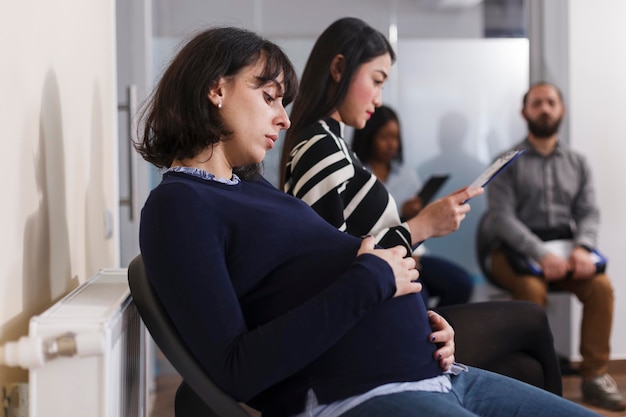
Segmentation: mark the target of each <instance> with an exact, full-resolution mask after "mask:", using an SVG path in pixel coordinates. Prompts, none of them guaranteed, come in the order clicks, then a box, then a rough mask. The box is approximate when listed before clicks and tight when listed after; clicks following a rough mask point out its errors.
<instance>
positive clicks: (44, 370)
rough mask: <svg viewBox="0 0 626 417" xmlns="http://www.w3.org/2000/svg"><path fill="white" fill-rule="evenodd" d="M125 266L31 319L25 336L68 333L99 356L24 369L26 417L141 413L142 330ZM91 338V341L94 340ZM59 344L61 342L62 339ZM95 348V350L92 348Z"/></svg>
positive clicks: (101, 416) (144, 403)
mask: <svg viewBox="0 0 626 417" xmlns="http://www.w3.org/2000/svg"><path fill="white" fill-rule="evenodd" d="M126 273H127V272H126V269H105V270H102V271H100V272H99V273H98V274H97V275H96V276H94V277H92V278H91V279H90V280H89V281H87V282H86V283H84V284H83V285H81V286H80V287H78V288H77V289H76V290H74V291H72V292H71V293H70V294H68V295H67V296H66V297H64V298H63V299H62V300H60V301H59V302H57V303H56V304H54V305H53V306H52V307H50V308H49V309H48V310H46V311H45V312H44V313H43V314H41V315H38V316H35V317H33V318H32V319H31V320H30V327H29V338H40V339H41V340H43V341H44V342H45V341H46V340H48V341H50V340H55V338H58V337H59V336H61V335H63V334H65V333H67V332H72V333H74V334H76V340H78V338H79V337H82V336H84V337H85V338H86V339H87V340H91V341H90V342H89V343H91V344H92V345H93V344H96V345H97V344H99V345H98V348H100V346H101V350H102V351H101V353H100V354H91V355H88V356H80V352H79V354H78V355H75V356H71V357H61V356H58V357H55V358H53V359H50V360H47V361H46V362H45V363H44V365H43V366H40V367H37V368H31V369H30V373H29V416H30V417H145V416H146V415H147V409H148V407H147V398H148V394H147V389H146V363H145V361H146V358H145V355H144V354H143V352H145V334H146V332H145V330H144V326H143V323H142V321H141V320H140V317H139V314H138V313H137V309H136V308H135V305H134V304H133V303H132V298H131V297H130V291H129V289H128V281H127V276H126ZM94 340H95V342H94ZM61 343H63V342H61ZM92 350H95V349H92Z"/></svg>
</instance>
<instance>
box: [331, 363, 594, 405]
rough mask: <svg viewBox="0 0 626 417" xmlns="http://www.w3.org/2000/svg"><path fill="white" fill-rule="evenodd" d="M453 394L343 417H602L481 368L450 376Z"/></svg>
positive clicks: (420, 395)
mask: <svg viewBox="0 0 626 417" xmlns="http://www.w3.org/2000/svg"><path fill="white" fill-rule="evenodd" d="M451 381H452V391H450V392H448V393H438V392H425V391H413V392H401V393H397V394H389V395H381V396H379V397H374V398H372V399H370V400H368V401H366V402H364V403H362V404H360V405H358V406H356V407H354V408H353V409H351V410H349V411H347V412H346V413H344V414H342V415H341V417H388V416H393V417H422V416H428V417H450V416H454V417H470V416H474V417H475V416H482V417H502V416H515V417H524V416H527V417H584V416H588V417H591V416H595V417H598V416H599V415H598V414H596V413H594V412H593V411H591V410H588V409H586V408H584V407H582V406H581V405H578V404H576V403H574V402H571V401H568V400H566V399H564V398H562V397H559V396H556V395H554V394H551V393H549V392H547V391H544V390H542V389H539V388H536V387H534V386H532V385H528V384H525V383H523V382H520V381H517V380H515V379H512V378H508V377H505V376H502V375H499V374H494V373H492V372H489V371H484V370H482V369H478V368H470V370H469V372H461V374H459V375H458V376H451Z"/></svg>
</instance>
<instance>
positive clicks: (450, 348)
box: [428, 310, 455, 371]
mask: <svg viewBox="0 0 626 417" xmlns="http://www.w3.org/2000/svg"><path fill="white" fill-rule="evenodd" d="M428 321H430V327H431V328H432V329H433V332H432V333H431V334H430V336H429V337H430V341H431V342H432V343H436V344H437V346H438V349H437V350H436V351H435V359H436V360H437V361H438V362H439V366H440V367H441V369H443V370H444V371H447V370H448V369H450V366H451V365H452V363H453V362H454V351H455V349H454V329H453V328H452V326H450V324H449V323H448V322H447V321H446V320H445V319H444V318H443V317H441V316H440V315H439V314H437V313H435V312H434V311H432V310H429V311H428Z"/></svg>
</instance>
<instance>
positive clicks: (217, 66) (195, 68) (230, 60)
mask: <svg viewBox="0 0 626 417" xmlns="http://www.w3.org/2000/svg"><path fill="white" fill-rule="evenodd" d="M259 59H262V60H264V69H263V72H262V74H261V75H260V76H259V77H257V84H258V86H259V87H260V86H262V85H264V84H266V83H267V82H268V81H271V80H275V79H276V78H277V77H278V76H279V75H280V74H281V73H282V74H283V80H284V89H285V91H284V97H283V103H284V105H285V106H286V105H287V104H288V103H290V102H291V101H292V100H293V98H294V96H295V93H296V91H297V88H298V79H297V74H296V72H295V70H294V68H293V65H292V64H291V61H290V60H289V58H288V57H287V55H286V54H285V53H284V52H283V51H282V50H281V49H280V47H278V46H277V45H275V44H274V43H272V42H270V41H268V40H266V39H264V38H262V37H260V36H259V35H257V34H255V33H253V32H250V31H247V30H245V29H240V28H234V27H220V28H211V29H208V30H205V31H203V32H200V33H199V34H197V35H196V36H194V37H193V38H192V39H191V40H190V41H189V42H188V43H187V44H186V45H185V46H184V47H183V48H182V49H181V50H180V52H178V54H177V55H176V57H175V58H174V59H173V60H172V62H171V64H170V65H169V67H168V68H167V70H166V71H165V73H164V74H163V77H162V78H161V80H160V81H159V84H158V86H157V88H156V90H155V91H154V93H153V94H152V96H151V97H150V98H149V100H148V101H146V103H145V104H144V107H143V110H142V113H141V119H140V120H141V123H140V124H139V126H143V127H141V128H139V129H143V135H138V136H139V137H140V138H141V139H140V140H139V141H137V142H135V148H136V149H137V151H138V152H139V153H140V154H141V156H142V157H143V158H144V159H145V160H146V161H148V162H150V163H152V164H154V165H156V166H157V167H159V168H167V167H170V166H171V164H172V162H173V161H174V160H175V159H186V158H193V157H194V156H196V155H198V154H199V153H200V152H202V151H203V150H204V149H206V148H207V147H209V146H211V145H212V144H215V143H217V142H219V141H220V140H225V139H227V138H228V136H229V135H230V134H231V133H232V132H229V131H228V130H227V129H226V128H225V126H224V123H223V120H222V118H221V116H220V113H219V109H217V108H216V107H215V106H214V105H213V104H212V103H211V102H210V101H209V99H208V97H207V96H208V92H209V90H210V89H211V88H212V87H213V86H214V85H215V84H216V83H217V82H218V81H219V80H220V78H222V77H231V76H234V75H236V74H238V73H239V72H240V71H241V70H242V69H244V68H246V67H248V66H250V65H254V64H255V63H256V62H258V60H259ZM138 133H141V132H138ZM258 170H259V166H258V165H255V166H252V167H237V169H236V172H237V173H238V174H240V176H242V175H243V177H244V178H245V177H249V176H250V175H253V174H256V173H257V172H258Z"/></svg>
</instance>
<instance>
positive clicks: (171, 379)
mask: <svg viewBox="0 0 626 417" xmlns="http://www.w3.org/2000/svg"><path fill="white" fill-rule="evenodd" d="M157 360H158V364H159V365H158V368H159V374H160V375H159V376H158V377H157V389H156V394H155V396H154V398H153V401H154V403H153V406H152V414H151V416H150V417H174V394H175V393H176V388H177V387H178V384H179V383H180V381H181V378H180V376H179V375H178V374H176V371H175V370H174V369H173V368H172V367H171V366H170V365H169V363H167V360H166V359H165V358H163V356H162V355H160V354H157ZM609 370H610V373H611V375H612V376H613V378H615V381H616V382H617V385H618V386H619V387H620V390H621V391H622V394H624V396H626V361H614V362H612V363H611V367H610V369H609ZM563 396H564V397H565V398H567V399H570V400H572V401H575V402H577V403H582V401H581V394H580V377H578V376H564V377H563ZM583 405H584V404H583ZM588 408H590V409H591V410H594V411H596V412H597V413H599V414H600V415H601V416H604V417H617V416H626V412H619V413H617V412H610V411H604V410H601V409H598V408H595V407H591V406H588Z"/></svg>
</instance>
